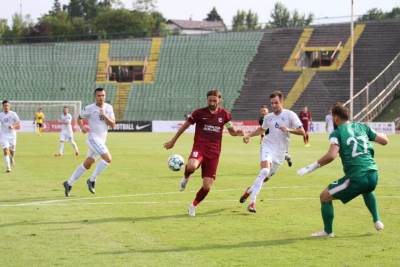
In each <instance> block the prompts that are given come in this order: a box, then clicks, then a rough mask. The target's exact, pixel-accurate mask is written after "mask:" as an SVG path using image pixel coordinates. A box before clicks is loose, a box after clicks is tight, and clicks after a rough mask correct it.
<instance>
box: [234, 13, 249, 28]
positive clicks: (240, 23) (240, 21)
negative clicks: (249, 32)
mask: <svg viewBox="0 0 400 267" xmlns="http://www.w3.org/2000/svg"><path fill="white" fill-rule="evenodd" d="M246 29H247V28H246V11H244V10H238V11H237V12H236V15H235V16H234V17H233V19H232V30H234V31H245V30H246Z"/></svg>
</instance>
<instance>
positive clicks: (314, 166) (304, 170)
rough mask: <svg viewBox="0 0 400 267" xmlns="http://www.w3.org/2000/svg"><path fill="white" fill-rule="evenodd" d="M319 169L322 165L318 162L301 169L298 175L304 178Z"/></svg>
mask: <svg viewBox="0 0 400 267" xmlns="http://www.w3.org/2000/svg"><path fill="white" fill-rule="evenodd" d="M319 167H321V165H320V164H319V163H318V161H316V162H314V163H311V164H310V165H308V166H305V167H303V168H301V169H300V170H297V174H298V175H300V176H304V175H306V174H307V173H310V172H313V171H315V170H316V169H318V168H319Z"/></svg>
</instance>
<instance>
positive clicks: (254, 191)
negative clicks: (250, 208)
mask: <svg viewBox="0 0 400 267" xmlns="http://www.w3.org/2000/svg"><path fill="white" fill-rule="evenodd" d="M269 172H270V170H269V169H268V168H263V169H261V170H260V173H259V174H258V176H257V178H256V180H255V181H254V183H253V185H252V186H251V195H250V203H253V202H256V198H257V195H258V193H260V191H261V188H262V186H263V184H264V179H265V178H267V177H268V175H269Z"/></svg>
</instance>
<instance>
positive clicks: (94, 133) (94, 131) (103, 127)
mask: <svg viewBox="0 0 400 267" xmlns="http://www.w3.org/2000/svg"><path fill="white" fill-rule="evenodd" d="M103 110H104V114H106V115H107V116H108V117H109V118H110V119H112V120H115V115H114V110H113V107H112V106H111V105H110V104H107V103H104V106H103ZM79 117H80V118H82V119H87V121H88V123H89V135H88V139H95V140H98V141H101V142H104V143H105V142H106V139H107V132H108V126H107V124H106V122H105V121H104V119H102V118H101V117H100V107H98V106H96V104H90V105H87V106H86V107H85V108H84V109H83V110H82V112H81V114H80V115H79Z"/></svg>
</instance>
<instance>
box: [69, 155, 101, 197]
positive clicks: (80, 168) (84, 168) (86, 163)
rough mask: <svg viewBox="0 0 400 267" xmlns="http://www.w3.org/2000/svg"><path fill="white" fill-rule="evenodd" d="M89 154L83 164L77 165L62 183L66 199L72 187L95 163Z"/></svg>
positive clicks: (94, 158)
mask: <svg viewBox="0 0 400 267" xmlns="http://www.w3.org/2000/svg"><path fill="white" fill-rule="evenodd" d="M93 155H94V154H93V153H90V152H89V155H88V157H87V158H86V159H85V161H84V162H83V164H81V165H79V166H78V167H77V168H76V169H75V171H74V172H73V173H72V175H71V176H70V177H69V179H68V180H67V181H65V182H64V183H63V186H64V192H65V196H66V197H68V196H69V193H70V191H71V189H72V185H73V184H74V183H75V182H76V181H77V180H78V179H79V178H80V177H81V176H82V175H83V174H84V173H85V172H86V171H87V170H89V169H90V167H91V166H92V164H93V163H94V162H95V161H96V156H93Z"/></svg>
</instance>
